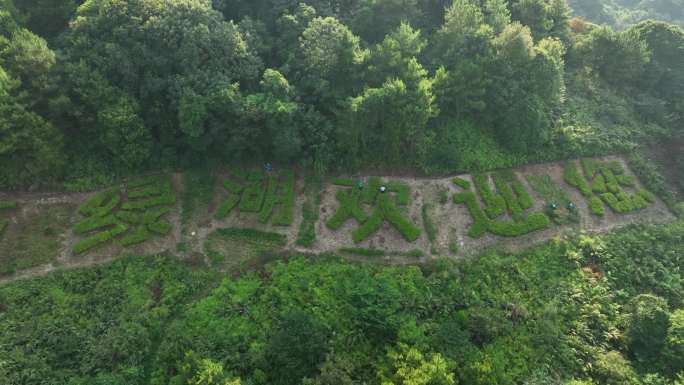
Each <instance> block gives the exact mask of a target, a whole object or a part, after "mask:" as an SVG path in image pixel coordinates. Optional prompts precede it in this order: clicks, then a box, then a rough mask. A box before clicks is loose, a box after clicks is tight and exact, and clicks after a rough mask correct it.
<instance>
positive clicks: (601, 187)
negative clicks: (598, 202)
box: [591, 174, 608, 194]
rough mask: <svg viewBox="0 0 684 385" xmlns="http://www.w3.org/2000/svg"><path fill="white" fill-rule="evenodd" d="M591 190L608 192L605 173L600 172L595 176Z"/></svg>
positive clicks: (598, 192) (600, 192) (599, 192)
mask: <svg viewBox="0 0 684 385" xmlns="http://www.w3.org/2000/svg"><path fill="white" fill-rule="evenodd" d="M591 191H593V192H595V193H597V194H602V193H604V192H608V188H607V187H606V178H604V177H603V175H601V174H599V175H597V176H596V178H594V180H593V181H592V182H591Z"/></svg>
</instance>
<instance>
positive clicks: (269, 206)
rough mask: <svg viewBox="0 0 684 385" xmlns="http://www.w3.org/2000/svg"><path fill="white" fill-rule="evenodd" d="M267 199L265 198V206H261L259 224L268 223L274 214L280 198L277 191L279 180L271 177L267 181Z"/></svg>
mask: <svg viewBox="0 0 684 385" xmlns="http://www.w3.org/2000/svg"><path fill="white" fill-rule="evenodd" d="M266 184H267V187H266V198H264V204H263V205H262V206H261V211H259V222H260V223H268V220H269V219H271V214H272V213H273V208H274V207H275V205H276V203H278V196H277V195H276V191H277V190H278V179H276V178H275V177H272V176H269V177H268V178H267V179H266Z"/></svg>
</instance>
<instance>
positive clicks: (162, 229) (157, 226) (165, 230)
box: [147, 221, 173, 235]
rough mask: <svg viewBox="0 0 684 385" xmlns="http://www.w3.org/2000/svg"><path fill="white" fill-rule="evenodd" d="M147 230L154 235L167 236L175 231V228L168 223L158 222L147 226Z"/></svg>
mask: <svg viewBox="0 0 684 385" xmlns="http://www.w3.org/2000/svg"><path fill="white" fill-rule="evenodd" d="M147 228H148V229H149V230H150V231H152V232H153V233H157V234H159V235H167V234H169V233H170V232H171V230H172V229H173V226H172V225H171V224H170V223H169V222H167V221H157V222H153V223H150V224H149V225H147Z"/></svg>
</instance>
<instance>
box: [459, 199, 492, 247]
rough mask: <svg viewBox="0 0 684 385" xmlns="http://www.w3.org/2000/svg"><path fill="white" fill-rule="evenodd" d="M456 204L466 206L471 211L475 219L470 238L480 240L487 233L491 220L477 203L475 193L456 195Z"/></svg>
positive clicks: (469, 229)
mask: <svg viewBox="0 0 684 385" xmlns="http://www.w3.org/2000/svg"><path fill="white" fill-rule="evenodd" d="M454 203H456V204H461V203H463V204H465V205H466V207H468V211H470V216H471V217H472V218H473V224H472V225H470V228H468V236H470V237H472V238H479V237H481V236H482V235H483V234H484V233H486V232H487V230H488V228H489V219H488V218H487V216H486V215H485V213H484V211H482V209H481V208H480V205H479V204H478V203H477V198H476V197H475V194H474V193H473V192H470V191H466V192H462V193H457V194H454Z"/></svg>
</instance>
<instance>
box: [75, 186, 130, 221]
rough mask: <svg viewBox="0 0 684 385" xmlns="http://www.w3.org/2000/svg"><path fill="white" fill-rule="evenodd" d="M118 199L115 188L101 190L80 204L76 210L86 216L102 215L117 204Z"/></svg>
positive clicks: (119, 198)
mask: <svg viewBox="0 0 684 385" xmlns="http://www.w3.org/2000/svg"><path fill="white" fill-rule="evenodd" d="M120 200H121V197H120V196H119V192H118V191H117V190H108V191H103V192H101V193H98V194H96V195H95V196H94V197H92V198H90V199H89V200H88V201H87V202H85V203H84V204H82V205H81V207H79V208H78V212H79V213H81V215H83V216H86V217H92V216H98V217H104V216H105V215H108V214H109V213H110V212H111V211H112V210H114V209H115V208H116V206H118V204H119V201H120Z"/></svg>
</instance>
